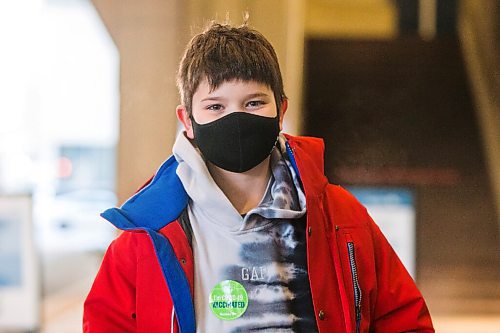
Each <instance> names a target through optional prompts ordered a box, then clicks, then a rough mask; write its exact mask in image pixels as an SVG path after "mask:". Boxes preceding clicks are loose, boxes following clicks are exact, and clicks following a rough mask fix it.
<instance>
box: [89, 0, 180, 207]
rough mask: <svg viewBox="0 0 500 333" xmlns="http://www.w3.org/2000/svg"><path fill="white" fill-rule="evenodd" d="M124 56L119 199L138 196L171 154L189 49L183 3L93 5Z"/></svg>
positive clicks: (127, 0) (101, 1)
mask: <svg viewBox="0 0 500 333" xmlns="http://www.w3.org/2000/svg"><path fill="white" fill-rule="evenodd" d="M93 3H94V5H95V6H96V8H97V10H98V12H99V13H100V15H101V17H102V18H103V21H104V23H105V24H106V26H107V27H108V30H109V31H110V34H111V35H112V37H113V39H114V41H115V42H116V44H117V46H118V49H119V52H120V75H121V77H120V94H121V98H120V101H121V106H120V139H119V147H118V181H117V193H118V198H119V201H120V202H123V200H125V199H126V198H127V197H129V196H130V195H131V194H133V193H134V191H135V190H136V188H137V187H138V186H139V185H141V182H143V181H145V180H147V179H148V178H149V177H150V176H151V175H152V174H153V173H154V172H155V171H156V168H157V167H158V165H159V164H160V163H161V162H162V161H163V160H164V159H165V158H166V157H168V156H169V155H170V154H171V146H172V144H173V141H174V139H175V133H176V129H177V121H176V117H175V106H176V105H177V104H178V101H179V98H178V93H177V89H176V87H175V73H176V70H177V64H178V61H179V57H180V53H181V50H182V48H183V46H184V44H185V43H186V38H187V36H186V29H184V28H182V27H183V25H182V23H181V22H180V21H181V19H182V18H184V17H185V8H184V5H183V1H180V0H177V1H160V0H156V1H155V0H147V1H132V0H114V1H109V0H106V1H105V0H93Z"/></svg>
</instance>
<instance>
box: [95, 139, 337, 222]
mask: <svg viewBox="0 0 500 333" xmlns="http://www.w3.org/2000/svg"><path fill="white" fill-rule="evenodd" d="M285 137H286V139H287V142H286V150H287V153H288V157H289V160H290V162H291V164H292V166H293V168H294V169H295V172H297V174H298V175H299V179H300V181H301V184H302V186H303V189H304V192H305V194H306V197H308V196H317V195H319V194H321V193H322V192H323V191H324V188H325V187H326V185H327V184H328V181H327V179H326V177H325V175H324V168H323V165H324V144H323V140H322V139H318V138H312V137H295V136H291V135H286V134H285ZM178 165H179V163H178V162H177V160H176V159H175V156H174V155H172V156H171V157H170V158H169V159H167V160H166V161H165V162H164V163H163V164H162V165H161V166H160V168H159V169H158V171H157V172H156V174H155V176H154V177H153V178H152V180H151V181H150V182H149V183H148V184H147V185H146V186H144V187H143V188H142V189H141V190H140V191H139V192H137V193H136V194H135V195H133V196H132V197H131V198H130V199H128V200H127V201H126V202H125V203H124V204H123V205H122V206H121V207H120V208H111V209H108V210H106V211H105V212H103V213H102V214H101V216H102V217H104V218H105V219H106V220H108V221H110V222H111V223H112V224H114V225H115V226H116V227H117V228H118V229H122V230H144V229H150V230H151V229H152V230H156V231H158V230H160V229H161V228H163V227H165V226H166V225H167V224H168V223H170V222H172V221H175V220H176V219H177V218H178V217H179V215H180V214H181V213H182V211H183V210H184V209H185V208H186V206H187V204H188V200H189V197H188V195H187V192H186V190H185V189H184V187H183V185H182V183H181V181H180V179H179V177H178V175H177V167H178Z"/></svg>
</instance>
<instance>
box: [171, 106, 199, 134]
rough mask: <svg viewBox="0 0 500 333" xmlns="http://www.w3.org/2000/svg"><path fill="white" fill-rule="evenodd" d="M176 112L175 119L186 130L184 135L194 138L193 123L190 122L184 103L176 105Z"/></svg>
mask: <svg viewBox="0 0 500 333" xmlns="http://www.w3.org/2000/svg"><path fill="white" fill-rule="evenodd" d="M175 112H176V114H177V119H179V121H180V122H181V123H182V125H184V130H185V131H186V136H187V137H188V138H189V139H194V132H193V124H192V123H191V118H189V114H188V111H187V109H186V106H185V105H177V108H176V109H175Z"/></svg>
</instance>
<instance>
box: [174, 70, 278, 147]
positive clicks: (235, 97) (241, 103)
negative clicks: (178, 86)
mask: <svg viewBox="0 0 500 333" xmlns="http://www.w3.org/2000/svg"><path fill="white" fill-rule="evenodd" d="M286 108H287V102H286V100H285V102H283V105H282V107H281V113H280V120H279V124H280V129H281V128H282V123H283V116H284V114H285V111H286ZM233 112H248V113H252V114H255V115H258V116H264V117H269V118H274V117H276V115H277V113H278V110H277V107H276V100H275V98H274V93H273V91H272V90H271V89H270V88H269V87H268V86H267V85H265V84H263V83H259V82H255V81H241V80H231V81H226V82H223V83H222V84H221V85H220V86H219V87H217V89H215V90H213V91H210V85H209V84H208V81H207V80H206V79H204V80H203V81H202V82H200V84H199V86H198V89H197V90H196V91H195V93H194V95H193V100H192V114H193V118H194V120H195V121H196V122H197V123H198V124H206V123H210V122H212V121H214V120H217V119H220V118H222V117H224V116H227V115H228V114H231V113H233ZM177 117H178V118H179V120H180V121H181V122H182V123H183V125H184V128H185V130H186V135H187V137H188V138H190V139H193V138H194V133H193V127H192V123H191V119H190V118H189V116H188V114H187V110H186V109H185V107H184V106H183V105H179V106H178V107H177Z"/></svg>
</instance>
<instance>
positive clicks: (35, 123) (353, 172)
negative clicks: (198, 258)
mask: <svg viewBox="0 0 500 333" xmlns="http://www.w3.org/2000/svg"><path fill="white" fill-rule="evenodd" d="M246 11H247V12H248V13H249V14H250V20H249V24H250V25H251V26H252V27H254V28H256V29H257V30H259V31H261V32H262V33H263V34H264V35H265V36H267V37H268V38H269V40H270V41H271V43H272V44H273V45H274V46H275V48H276V51H277V53H278V57H279V59H280V64H281V69H282V74H283V77H284V81H285V91H286V93H287V95H288V97H289V98H290V102H289V111H288V113H287V119H286V120H285V131H287V132H289V133H291V134H303V135H311V136H319V137H323V138H324V139H325V143H326V155H325V159H326V167H325V169H326V173H327V176H328V178H329V179H330V181H331V182H333V183H337V184H341V185H343V186H346V187H348V188H349V189H350V190H351V191H352V192H353V193H354V194H355V195H356V196H357V197H358V198H359V199H360V200H361V201H362V202H363V203H364V204H365V205H366V206H367V207H368V209H369V211H370V213H371V214H372V215H373V216H374V218H375V220H376V221H377V222H378V223H379V224H380V225H381V228H382V230H383V231H384V233H385V234H386V236H387V237H388V239H389V240H390V242H391V244H393V246H394V247H395V249H396V250H397V251H398V253H399V254H400V256H401V257H402V258H403V261H404V263H405V265H406V266H407V268H408V270H409V271H410V272H411V274H412V276H413V277H414V278H415V280H416V282H417V284H418V286H419V287H420V289H421V291H422V293H423V294H424V296H425V297H426V299H427V302H428V305H429V307H430V311H431V314H432V315H433V319H434V322H435V326H436V330H437V332H455V333H456V332H499V331H500V237H499V233H500V101H499V97H500V74H499V73H500V49H499V44H500V1H497V0H350V1H345V0H309V1H306V0H266V1H264V0H238V1H236V0H232V1H227V0H226V1H222V0H212V1H209V0H188V1H183V0H143V1H133V0H5V1H2V2H0V49H1V52H0V332H28V331H30V332H34V331H39V332H45V333H49V332H50V333H53V332H54V333H55V332H64V333H71V332H81V316H82V304H83V300H84V298H85V296H86V293H87V292H88V290H89V288H90V285H91V283H92V280H93V278H94V276H95V273H96V271H97V269H98V267H99V264H100V260H101V258H102V255H103V253H104V251H105V249H106V247H107V245H108V244H109V242H110V241H111V240H112V239H113V238H114V237H115V236H116V232H115V230H114V229H113V228H112V227H111V226H110V225H108V224H107V223H106V222H105V221H103V220H102V219H101V218H99V215H98V214H99V212H101V211H102V210H104V209H106V208H108V207H111V206H114V205H119V204H120V203H122V202H123V201H124V200H125V199H126V198H127V197H129V196H130V195H131V194H133V193H134V191H135V189H136V188H137V187H139V186H140V185H141V184H142V182H143V181H145V180H147V179H148V178H149V177H150V176H151V175H152V174H153V173H154V172H155V170H156V168H157V167H158V165H159V164H160V163H161V162H162V161H163V160H164V159H166V158H167V157H168V156H169V155H170V154H171V146H172V144H173V141H174V138H175V135H176V133H177V131H178V124H177V120H176V117H175V112H174V110H175V106H176V105H177V104H178V103H179V97H178V93H177V90H176V87H175V73H176V69H177V65H178V62H179V59H180V56H181V53H182V51H183V48H184V46H185V44H186V43H187V41H188V40H189V38H190V37H191V36H192V35H193V34H195V33H197V32H199V31H201V30H202V29H203V27H204V26H205V25H206V24H207V23H208V22H209V21H210V20H212V19H215V20H217V21H225V20H226V19H227V18H229V20H230V21H231V22H232V23H233V24H236V25H239V24H240V23H241V22H242V21H243V16H244V12H246Z"/></svg>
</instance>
